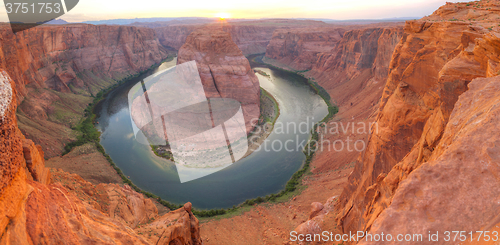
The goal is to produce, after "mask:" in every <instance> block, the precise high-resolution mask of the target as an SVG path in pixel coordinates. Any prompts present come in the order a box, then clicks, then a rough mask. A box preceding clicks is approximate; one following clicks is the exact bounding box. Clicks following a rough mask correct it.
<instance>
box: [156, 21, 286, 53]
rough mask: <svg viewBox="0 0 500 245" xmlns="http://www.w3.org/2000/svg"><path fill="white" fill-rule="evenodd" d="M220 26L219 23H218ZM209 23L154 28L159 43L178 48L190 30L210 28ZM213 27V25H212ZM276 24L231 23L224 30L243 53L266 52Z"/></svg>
mask: <svg viewBox="0 0 500 245" xmlns="http://www.w3.org/2000/svg"><path fill="white" fill-rule="evenodd" d="M218 25H219V26H220V24H218ZM210 26H211V25H173V26H166V27H159V28H155V31H156V33H157V35H158V39H159V41H160V43H161V44H162V45H163V46H165V47H170V48H172V49H175V50H179V49H180V48H181V47H182V45H183V44H184V43H185V42H186V39H187V37H188V36H189V34H191V32H193V31H195V30H197V29H203V28H207V27H208V28H211V27H210ZM212 28H213V26H212ZM276 28H277V27H276V26H265V25H264V26H258V25H231V24H225V25H224V31H226V32H229V33H231V38H232V40H233V42H234V43H236V45H238V47H239V48H240V50H241V51H242V52H243V54H245V55H246V54H259V53H264V52H266V47H267V45H268V44H269V41H270V40H271V36H272V35H273V32H274V30H276Z"/></svg>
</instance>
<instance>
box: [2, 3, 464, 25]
mask: <svg viewBox="0 0 500 245" xmlns="http://www.w3.org/2000/svg"><path fill="white" fill-rule="evenodd" d="M448 1H449V0H448ZM446 2H447V1H446V0H301V1H297V0H252V1H238V0H212V1H207V0H174V1H172V0H140V1H131V0H80V1H79V3H78V5H77V6H76V7H75V8H74V9H73V10H71V11H70V12H69V13H67V14H65V15H64V16H62V17H61V18H62V19H64V20H66V21H68V22H81V21H90V20H106V19H132V18H151V17H219V15H220V14H221V13H224V14H227V15H229V17H230V18H246V19H260V18H315V19H323V18H324V19H336V20H346V19H382V18H396V17H423V16H426V15H429V14H432V12H434V10H436V9H437V8H439V6H442V5H444V4H445V3H446ZM453 2H457V1H453ZM460 2H467V1H460ZM0 17H1V18H0V21H8V18H7V14H6V11H5V8H0Z"/></svg>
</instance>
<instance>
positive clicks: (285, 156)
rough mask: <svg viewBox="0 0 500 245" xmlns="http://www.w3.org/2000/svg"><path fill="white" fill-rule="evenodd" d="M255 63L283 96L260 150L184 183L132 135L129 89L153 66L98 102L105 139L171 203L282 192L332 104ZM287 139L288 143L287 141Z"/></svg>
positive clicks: (221, 202)
mask: <svg viewBox="0 0 500 245" xmlns="http://www.w3.org/2000/svg"><path fill="white" fill-rule="evenodd" d="M175 64H176V59H174V60H172V61H168V62H165V63H163V64H162V65H161V66H160V67H158V68H157V69H156V70H155V71H152V73H154V72H158V71H161V70H164V69H168V68H170V67H172V66H175ZM250 64H251V66H252V68H253V69H259V70H262V71H264V72H265V73H267V74H268V75H270V76H269V77H266V76H262V75H260V74H256V75H257V77H258V78H259V82H260V86H261V87H263V88H264V89H266V90H267V91H268V92H269V93H271V94H272V95H273V96H274V97H275V98H276V100H277V101H278V103H279V106H280V113H281V114H280V116H279V118H278V120H277V121H276V125H275V128H274V131H273V133H271V134H270V135H269V137H268V138H267V140H266V143H264V144H263V145H262V148H261V150H260V151H258V152H254V153H253V154H251V155H250V156H248V157H246V158H243V159H241V160H239V161H237V162H236V163H234V164H232V165H231V166H229V167H227V168H225V169H223V170H221V171H219V172H216V173H214V174H211V175H208V176H206V177H203V178H200V179H197V180H194V181H190V182H187V183H182V184H181V183H180V181H179V177H178V175H177V171H176V168H175V164H173V163H172V162H170V161H168V160H166V159H163V158H160V157H157V156H156V155H154V153H153V152H152V151H151V148H150V147H149V146H147V145H143V144H140V143H139V142H137V141H136V139H135V137H134V135H133V129H132V125H131V121H130V114H129V106H128V97H127V95H128V91H129V90H130V89H131V88H132V87H133V86H134V85H135V84H136V83H138V82H140V81H141V80H142V79H143V78H144V77H146V76H148V75H150V74H152V73H151V72H150V73H149V74H144V75H143V76H141V77H138V78H134V79H131V80H130V81H128V82H126V83H124V84H123V85H121V86H119V87H118V88H116V89H114V90H113V91H111V92H110V93H109V94H108V95H107V96H106V98H105V99H104V100H103V101H102V102H101V103H99V104H98V106H96V108H95V113H96V114H97V121H98V122H99V124H97V125H98V126H97V127H98V129H99V130H100V131H101V133H102V134H101V145H102V146H103V147H104V149H105V150H106V153H108V154H109V155H110V157H111V158H112V159H113V161H114V162H115V164H116V165H117V166H118V167H119V168H120V169H121V170H122V171H123V173H124V174H125V175H126V176H129V179H130V180H131V181H132V182H133V183H134V184H135V185H137V186H138V187H140V188H141V189H143V190H146V191H148V192H151V193H154V194H155V195H158V196H160V197H161V198H162V199H164V200H167V201H169V202H171V203H176V204H183V203H185V202H191V203H193V206H194V207H196V208H199V209H212V208H228V207H232V206H233V205H238V204H240V203H242V202H244V201H245V200H247V199H252V198H256V197H258V196H266V195H268V194H272V193H278V192H279V191H281V190H282V189H283V188H284V186H285V185H286V182H287V181H288V180H289V179H290V177H291V176H292V175H293V174H294V173H295V172H296V171H297V170H299V169H300V168H301V166H302V164H303V163H304V160H305V155H304V154H303V153H302V149H300V144H301V142H305V141H307V140H308V138H309V131H310V129H311V128H312V126H313V125H314V124H315V123H316V122H318V121H320V120H322V119H323V118H324V117H325V116H326V115H327V114H328V109H327V106H326V104H325V102H324V101H323V99H322V98H321V97H320V96H318V95H317V94H315V93H314V91H313V90H312V89H311V88H310V87H309V86H308V85H307V84H306V79H305V78H303V77H301V76H299V75H296V74H294V73H290V72H285V71H281V70H277V69H274V68H272V67H268V66H266V65H262V64H258V63H255V62H250ZM301 123H302V124H301ZM280 125H281V126H280ZM293 125H295V126H293ZM299 126H302V127H299ZM287 141H288V144H287V148H288V149H285V147H284V145H283V143H285V142H287ZM273 144H274V148H273ZM280 145H281V150H280ZM292 148H293V150H291V149H292ZM297 148H299V149H297ZM266 149H267V150H266ZM273 149H274V150H273Z"/></svg>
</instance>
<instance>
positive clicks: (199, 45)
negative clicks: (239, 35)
mask: <svg viewBox="0 0 500 245" xmlns="http://www.w3.org/2000/svg"><path fill="white" fill-rule="evenodd" d="M193 60H194V61H196V65H197V67H198V72H199V74H200V77H201V82H202V84H203V88H204V90H205V95H206V97H207V98H219V97H220V98H231V99H234V100H237V101H239V102H240V103H241V107H242V109H243V115H244V117H245V124H246V131H247V133H248V132H250V130H251V129H252V128H253V126H254V125H253V124H252V119H258V118H259V117H260V85H259V80H258V78H257V76H256V75H255V73H254V71H253V70H252V69H251V67H250V63H249V62H248V60H247V58H246V57H245V56H244V55H243V53H242V52H241V50H240V49H239V48H238V46H237V45H236V44H235V43H234V42H233V41H232V39H231V35H230V34H229V33H228V32H225V31H222V30H220V29H206V30H201V29H200V30H197V31H195V32H192V33H191V34H190V35H189V36H188V38H187V40H186V43H185V44H184V45H183V46H182V47H181V48H180V49H179V54H178V59H177V64H182V63H184V62H189V61H193Z"/></svg>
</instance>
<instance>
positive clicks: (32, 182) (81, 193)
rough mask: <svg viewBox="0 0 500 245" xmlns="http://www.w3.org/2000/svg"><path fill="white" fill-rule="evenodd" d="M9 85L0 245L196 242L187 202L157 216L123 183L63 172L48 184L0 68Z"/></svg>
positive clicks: (1, 124) (1, 137)
mask: <svg viewBox="0 0 500 245" xmlns="http://www.w3.org/2000/svg"><path fill="white" fill-rule="evenodd" d="M7 86H9V87H7ZM9 88H10V89H11V90H12V91H13V92H14V93H12V97H11V98H8V97H7V96H5V97H1V98H0V105H7V106H6V108H5V110H3V112H2V115H1V116H2V117H1V118H0V142H1V143H0V144H1V145H0V147H1V150H0V174H1V175H0V176H1V178H0V244H60V243H69V244H96V243H97V244H179V243H178V242H179V241H181V242H182V243H180V244H201V240H200V237H199V228H198V220H197V219H196V217H194V215H193V214H192V213H191V208H190V204H187V205H186V206H185V207H183V208H181V209H179V210H178V211H174V212H170V213H167V214H165V215H163V216H161V217H158V211H157V208H156V206H155V205H154V204H153V203H152V201H151V200H150V199H146V198H145V197H144V196H143V195H142V194H139V193H137V192H135V191H134V190H132V189H131V188H130V187H128V186H118V185H116V184H111V185H109V184H100V185H98V186H94V185H92V184H91V183H89V182H86V181H85V180H83V179H82V178H80V177H79V176H78V175H70V174H67V173H64V175H69V176H70V177H71V178H70V177H65V178H63V179H64V180H66V181H71V183H72V184H70V183H68V182H66V183H59V182H58V183H54V184H48V183H50V182H52V180H53V179H52V177H51V174H50V173H49V172H48V169H47V168H45V162H44V159H43V151H42V150H41V148H40V146H38V145H35V144H34V143H33V142H32V141H31V140H27V139H24V136H23V135H22V134H21V132H20V131H19V129H18V128H17V121H16V115H15V112H16V107H17V100H16V96H15V91H16V90H15V88H14V83H13V81H12V80H11V79H10V77H9V76H8V75H7V73H6V72H5V71H0V89H1V91H0V94H9V93H5V92H6V91H7V90H8V89H9ZM7 102H8V103H7ZM61 174H63V173H57V174H56V177H55V178H54V180H57V181H61V180H62V179H60V178H59V176H60V175H61ZM64 180H63V181H64ZM63 184H64V186H63ZM156 218H159V219H160V220H161V221H162V222H163V221H165V222H163V223H162V224H165V225H159V226H157V227H156V228H155V229H156V231H157V233H156V234H149V235H150V236H147V238H146V236H143V235H145V232H144V233H142V232H138V231H134V230H133V228H136V227H138V226H139V225H144V224H148V223H150V222H152V221H154V219H156ZM178 219H179V220H182V221H179V222H177V220H178ZM166 220H167V221H171V222H177V223H175V225H174V226H170V225H168V224H167V223H166ZM150 230H151V229H150ZM173 234H175V235H173Z"/></svg>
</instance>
